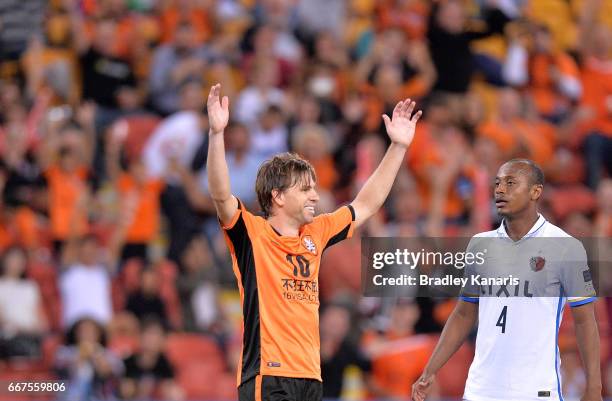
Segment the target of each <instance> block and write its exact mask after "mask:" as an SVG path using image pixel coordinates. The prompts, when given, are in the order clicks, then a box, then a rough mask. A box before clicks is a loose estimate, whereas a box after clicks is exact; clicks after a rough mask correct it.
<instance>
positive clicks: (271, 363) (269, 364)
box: [268, 362, 281, 368]
mask: <svg viewBox="0 0 612 401" xmlns="http://www.w3.org/2000/svg"><path fill="white" fill-rule="evenodd" d="M268 367H269V368H280V367H281V364H280V362H268Z"/></svg>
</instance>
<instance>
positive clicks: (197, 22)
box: [160, 0, 213, 43]
mask: <svg viewBox="0 0 612 401" xmlns="http://www.w3.org/2000/svg"><path fill="white" fill-rule="evenodd" d="M206 4H213V3H207V2H199V1H197V0H178V1H176V2H166V8H165V9H164V10H163V11H162V13H161V16H160V21H161V34H162V37H161V39H162V42H163V43H168V42H170V41H171V40H172V38H173V37H175V35H176V31H177V29H178V28H179V26H180V25H181V23H182V22H181V21H189V24H190V25H191V26H193V29H194V30H195V39H196V42H197V43H204V42H206V40H207V39H208V38H209V36H210V34H211V27H212V26H213V21H212V20H211V17H210V15H209V10H208V9H207V8H206Z"/></svg>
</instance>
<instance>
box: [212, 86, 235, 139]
mask: <svg viewBox="0 0 612 401" xmlns="http://www.w3.org/2000/svg"><path fill="white" fill-rule="evenodd" d="M220 93H221V84H216V85H213V86H212V87H211V88H210V92H209V93H208V102H207V104H206V106H207V108H208V122H209V125H210V132H211V133H213V134H218V133H221V132H223V130H224V129H225V127H226V126H227V123H228V121H229V99H228V97H227V96H223V99H221V100H219V94H220Z"/></svg>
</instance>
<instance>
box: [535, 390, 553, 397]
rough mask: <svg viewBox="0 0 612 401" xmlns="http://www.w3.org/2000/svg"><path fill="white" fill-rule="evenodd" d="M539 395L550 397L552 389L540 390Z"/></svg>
mask: <svg viewBox="0 0 612 401" xmlns="http://www.w3.org/2000/svg"><path fill="white" fill-rule="evenodd" d="M538 397H550V391H538Z"/></svg>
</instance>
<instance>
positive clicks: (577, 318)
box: [571, 302, 602, 401]
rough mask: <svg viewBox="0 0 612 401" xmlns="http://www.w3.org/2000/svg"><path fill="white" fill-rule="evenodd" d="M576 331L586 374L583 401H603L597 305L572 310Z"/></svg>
mask: <svg viewBox="0 0 612 401" xmlns="http://www.w3.org/2000/svg"><path fill="white" fill-rule="evenodd" d="M571 310H572V315H573V317H574V327H575V330H576V342H577V343H578V350H579V351H580V357H581V358H582V366H584V371H585V374H586V389H585V392H584V395H583V397H582V398H581V401H601V400H602V397H601V367H600V362H599V360H600V359H599V358H600V355H599V331H598V330H597V320H596V319H595V303H594V302H589V303H587V304H584V305H580V306H576V307H573V308H571Z"/></svg>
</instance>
